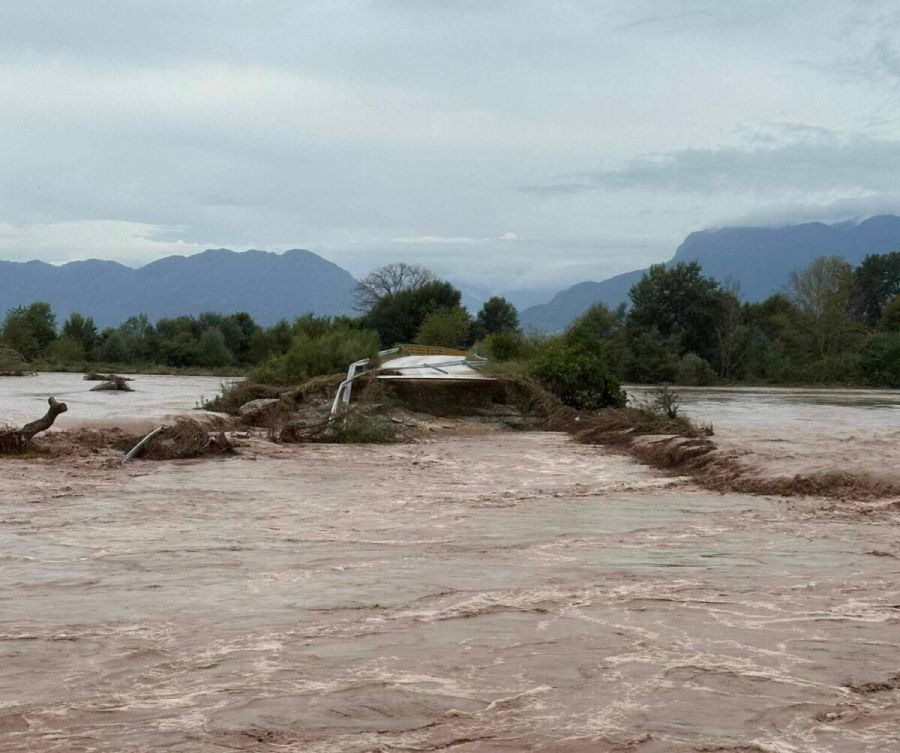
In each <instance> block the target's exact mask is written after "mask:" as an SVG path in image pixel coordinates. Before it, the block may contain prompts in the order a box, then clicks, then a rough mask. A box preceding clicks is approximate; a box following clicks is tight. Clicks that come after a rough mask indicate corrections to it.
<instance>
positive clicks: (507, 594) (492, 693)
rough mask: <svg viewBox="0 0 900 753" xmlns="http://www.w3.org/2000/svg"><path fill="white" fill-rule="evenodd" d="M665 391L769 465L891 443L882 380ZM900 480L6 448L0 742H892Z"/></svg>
mask: <svg viewBox="0 0 900 753" xmlns="http://www.w3.org/2000/svg"><path fill="white" fill-rule="evenodd" d="M38 378H39V379H40V377H38ZM154 379H155V378H154ZM141 381H143V379H142V380H141ZM149 385H150V380H149V379H148V381H147V382H146V385H144V387H147V388H149ZM139 386H140V385H139V384H137V383H136V384H135V387H136V389H137V388H138V387H139ZM144 387H142V389H143V388H144ZM198 388H201V385H200V384H199V383H194V382H191V383H190V385H188V384H184V385H183V392H180V393H179V394H183V400H182V404H181V408H182V409H189V408H190V407H192V405H193V403H194V402H195V401H196V400H197V399H198V398H199V394H189V393H191V392H192V391H194V392H196V391H197V389H198ZM4 389H9V388H8V387H4ZM28 389H31V387H29V388H28ZM165 389H166V390H171V391H172V392H170V393H169V394H173V392H174V390H175V387H174V386H172V385H170V386H169V387H166V388H165ZM177 389H178V390H182V387H181V386H179V387H178V388H177ZM203 389H205V387H203ZM73 390H74V391H75V392H77V393H78V394H77V396H76V395H74V394H70V395H67V396H66V399H67V400H68V401H69V403H70V412H72V413H73V414H76V415H73V416H70V417H69V418H72V419H77V418H78V416H77V411H75V410H74V409H73V408H72V406H73V405H82V404H83V403H81V402H80V401H81V395H80V392H78V389H77V388H76V387H74V386H73ZM161 391H162V388H160V392H161ZM682 392H683V403H684V409H685V410H686V411H688V412H689V413H691V414H696V415H697V416H698V417H700V418H702V419H704V420H711V421H712V422H713V423H714V424H715V427H716V431H717V435H719V436H720V437H722V441H726V442H734V443H735V445H736V446H737V445H738V443H739V442H740V441H741V437H742V436H745V437H747V438H748V440H747V441H748V442H749V444H750V445H752V449H751V450H748V452H752V453H758V452H759V453H763V454H762V455H760V458H761V460H760V462H761V463H769V462H771V463H772V464H773V466H772V467H773V468H784V467H787V468H793V467H805V466H812V465H817V464H822V463H826V464H830V467H832V468H837V467H842V464H844V463H845V462H847V460H848V458H849V459H850V460H851V461H852V460H854V459H859V460H860V461H861V460H863V459H864V458H865V455H866V449H865V448H866V447H869V448H870V449H871V447H877V448H878V449H877V452H878V453H880V457H881V458H882V461H881V464H882V467H881V468H880V469H879V470H880V471H881V472H884V473H887V472H895V469H896V468H898V467H900V462H898V461H900V458H898V450H897V449H896V447H897V444H898V443H897V442H896V436H897V431H898V428H900V427H898V418H900V413H898V411H897V407H898V401H897V399H896V398H895V393H880V392H879V393H870V392H866V393H843V392H829V393H824V392H815V393H809V396H808V397H803V396H801V394H800V393H797V392H791V394H790V395H788V394H786V393H785V392H784V391H772V390H749V391H748V390H735V391H730V392H723V391H720V390H696V391H688V390H684V391H682ZM95 394H96V393H95ZM38 397H39V395H37V394H35V395H34V396H33V398H34V399H35V400H37V398H38ZM118 397H119V395H113V396H111V399H113V400H114V399H116V398H118ZM160 402H163V401H162V400H160ZM175 402H177V401H175ZM84 404H86V403H84ZM4 405H5V404H4V403H2V402H0V415H2V406H4ZM166 405H167V407H166V410H176V409H177V408H178V406H177V405H174V404H173V403H172V402H166ZM119 407H120V404H116V410H118V408H119ZM97 412H98V413H99V414H103V411H100V410H98V411H97ZM111 416H112V414H111ZM111 416H106V415H105V414H103V415H92V416H91V420H98V421H105V420H108V419H109V418H110V417H111ZM112 418H114V416H112ZM129 420H130V419H129ZM891 436H894V437H895V441H894V443H893V445H894V449H893V455H892V454H891V450H890V448H889V447H888V446H887V444H885V446H882V445H881V444H880V442H882V441H884V442H885V443H886V442H887V440H888V439H889V438H890V437H891ZM873 438H874V439H873ZM775 440H779V441H777V442H776V441H775ZM872 442H877V443H879V444H875V445H873V444H871V443H872ZM767 443H771V444H767ZM854 443H858V444H859V448H858V449H851V450H848V448H853V447H855V445H854ZM804 448H805V449H804ZM829 452H832V453H833V454H832V455H831V456H830V457H828V453H829ZM765 453H770V455H765ZM754 457H755V455H754ZM886 461H890V462H891V465H890V467H889V468H885V467H883V466H884V462H886ZM779 463H781V464H782V465H779ZM898 507H900V505H898V504H896V503H895V501H892V500H877V501H875V502H870V503H865V504H863V503H862V502H856V501H854V500H847V501H840V502H838V501H834V500H821V499H815V498H805V499H804V498H778V497H764V496H751V495H738V494H718V493H711V492H708V491H704V490H702V489H699V488H697V487H696V486H695V485H694V484H692V483H691V482H690V481H689V480H687V479H683V478H677V477H671V476H667V475H664V474H662V473H660V472H657V471H655V470H652V469H649V468H647V467H645V466H642V465H639V464H637V463H635V462H633V461H632V460H631V459H629V458H628V457H626V456H624V455H621V454H617V453H614V452H611V451H609V450H607V449H604V448H602V447H594V446H584V445H578V444H575V443H573V442H572V441H571V440H570V439H569V438H568V437H566V436H564V435H560V434H552V433H536V432H534V433H533V432H522V433H512V432H507V433H487V434H482V435H473V436H456V437H441V438H438V439H435V440H434V441H428V442H422V443H418V444H410V445H389V446H328V445H305V446H277V445H271V444H268V443H265V442H262V441H254V442H251V443H250V444H249V445H248V446H246V447H244V448H243V449H242V451H241V454H240V455H238V456H237V457H234V458H229V459H224V460H212V461H210V460H206V461H182V462H168V463H149V462H146V463H140V462H139V463H134V464H131V465H127V466H121V465H117V464H114V463H110V462H108V461H106V460H103V459H102V458H97V459H95V458H86V459H78V460H73V461H72V462H61V463H60V462H55V461H49V460H42V459H30V460H13V461H3V465H2V466H0V666H2V668H3V671H2V672H0V749H2V750H4V751H66V752H67V753H68V752H69V751H88V750H90V751H157V750H162V749H165V750H170V751H178V752H182V751H183V752H185V753H187V752H188V751H191V753H193V752H195V751H199V752H200V753H205V752H207V751H209V752H210V753H212V752H213V751H216V752H221V751H234V750H246V751H250V750H252V751H313V752H314V753H315V752H325V751H359V752H362V751H399V750H403V751H411V750H414V751H436V750H452V751H454V753H456V752H459V753H476V752H477V753H489V752H494V751H526V750H545V751H564V752H566V751H568V752H570V753H575V752H576V751H578V752H580V751H584V752H585V753H587V751H591V752H592V753H593V752H596V751H599V752H601V753H604V752H606V753H612V752H613V751H619V752H621V751H636V752H638V753H662V752H663V751H666V752H667V753H668V752H669V751H685V752H686V751H719V752H720V753H725V752H726V751H731V752H732V753H749V752H750V751H755V752H764V753H765V752H767V753H798V752H800V751H804V752H805V751H808V752H809V753H813V752H816V753H822V752H826V751H833V752H834V753H853V752H855V751H866V752H868V751H872V752H873V753H874V751H879V752H880V751H887V750H900V668H898V663H897V657H898V655H900V578H898V576H900V543H898V542H900V537H898V533H900V525H898V524H900V512H898Z"/></svg>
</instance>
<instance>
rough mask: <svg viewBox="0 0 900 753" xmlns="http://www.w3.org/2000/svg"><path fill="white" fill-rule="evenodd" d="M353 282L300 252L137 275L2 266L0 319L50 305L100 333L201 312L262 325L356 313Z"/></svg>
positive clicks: (240, 255)
mask: <svg viewBox="0 0 900 753" xmlns="http://www.w3.org/2000/svg"><path fill="white" fill-rule="evenodd" d="M355 287H356V280H355V279H354V277H353V276H352V275H351V274H350V273H349V272H348V271H347V270H345V269H343V268H341V267H339V266H338V265H337V264H334V263H332V262H330V261H327V260H326V259H323V258H322V257H321V256H319V255H317V254H314V253H312V252H311V251H306V250H302V249H293V250H291V251H285V252H284V253H281V254H277V253H272V252H268V251H256V250H251V251H244V252H236V251H230V250H228V249H223V248H220V249H209V250H207V251H204V252H202V253H199V254H194V255H192V256H167V257H165V258H163V259H159V260H157V261H154V262H151V263H150V264H147V265H145V266H143V267H139V268H137V269H135V268H132V267H126V266H125V265H123V264H119V263H118V262H113V261H101V260H98V259H90V260H87V261H76V262H70V263H68V264H63V265H60V266H53V265H51V264H46V263H44V262H40V261H29V262H10V261H0V316H2V315H3V314H4V313H5V312H6V311H7V310H8V309H10V308H13V307H15V306H22V305H27V304H29V303H32V302H34V301H47V302H49V303H50V304H51V306H52V307H53V310H54V312H55V313H56V315H57V318H58V320H59V322H60V323H61V322H62V321H63V320H64V319H65V318H66V317H67V316H68V315H69V314H70V313H71V312H72V311H79V312H81V313H82V314H84V315H86V316H92V317H94V320H95V321H96V322H97V325H98V326H100V327H106V326H115V325H118V324H120V323H121V322H123V321H124V320H125V319H127V318H128V317H129V316H134V315H136V314H147V315H148V316H149V317H150V319H151V320H153V321H155V320H156V319H159V318H161V317H169V316H180V315H181V314H200V313H202V312H204V311H214V312H217V313H223V314H227V313H233V312H235V311H247V312H249V313H250V314H251V315H252V316H253V317H254V319H256V320H257V321H258V322H259V323H260V324H264V325H269V324H274V323H275V322H276V321H278V320H279V319H282V318H287V319H292V318H294V317H296V316H299V315H301V314H304V313H308V312H312V313H315V314H320V315H331V316H335V315H340V314H351V313H353V291H354V288H355Z"/></svg>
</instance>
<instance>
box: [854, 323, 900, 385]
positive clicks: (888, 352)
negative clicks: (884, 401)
mask: <svg viewBox="0 0 900 753" xmlns="http://www.w3.org/2000/svg"><path fill="white" fill-rule="evenodd" d="M859 371H860V374H861V375H862V378H863V381H865V382H866V383H867V384H870V385H872V386H873V387H895V388H896V387H900V332H876V333H875V334H873V335H871V336H870V337H869V338H868V340H866V343H865V345H864V346H863V347H862V350H861V351H860V354H859Z"/></svg>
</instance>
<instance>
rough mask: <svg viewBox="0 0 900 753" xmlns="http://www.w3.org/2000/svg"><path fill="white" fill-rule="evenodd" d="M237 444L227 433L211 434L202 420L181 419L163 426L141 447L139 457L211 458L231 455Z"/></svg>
mask: <svg viewBox="0 0 900 753" xmlns="http://www.w3.org/2000/svg"><path fill="white" fill-rule="evenodd" d="M233 452H234V444H233V443H232V441H231V440H230V439H229V438H228V436H227V435H226V434H225V432H224V431H222V430H219V431H210V430H209V427H207V426H203V425H202V424H201V423H200V422H199V421H194V420H193V419H190V418H180V419H178V420H177V421H176V422H175V424H174V425H172V426H165V427H162V428H161V430H158V431H157V432H155V433H153V436H151V437H150V438H149V440H148V441H146V443H145V444H144V445H143V447H142V448H140V451H139V452H138V453H137V454H136V455H135V457H138V458H141V459H143V460H183V459H187V458H198V457H204V456H208V455H230V454H232V453H233Z"/></svg>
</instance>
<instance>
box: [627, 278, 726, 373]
mask: <svg viewBox="0 0 900 753" xmlns="http://www.w3.org/2000/svg"><path fill="white" fill-rule="evenodd" d="M629 297H630V298H631V310H630V312H629V315H628V329H629V338H631V337H633V336H635V335H637V333H639V332H641V331H648V330H651V329H653V328H655V329H656V331H657V332H658V333H659V335H660V336H661V337H662V339H663V340H667V341H668V340H669V338H672V340H671V341H672V342H673V343H674V345H675V348H676V355H677V356H679V357H680V356H682V355H684V354H685V353H689V352H692V353H696V354H697V355H699V356H700V357H701V358H705V359H706V360H707V361H710V360H715V359H716V350H717V341H716V334H715V327H716V322H717V321H718V319H719V317H720V315H721V310H722V296H721V291H720V289H719V283H718V282H716V281H715V280H714V279H712V278H711V277H704V276H703V274H702V272H701V267H700V264H699V263H698V262H695V261H693V262H688V263H684V262H679V263H678V264H675V265H674V266H671V267H667V266H666V265H664V264H657V265H655V266H653V267H650V270H649V271H648V272H647V274H645V275H644V276H643V277H642V278H641V280H640V281H638V282H637V283H636V284H635V285H634V286H633V287H632V288H631V291H630V293H629Z"/></svg>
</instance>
